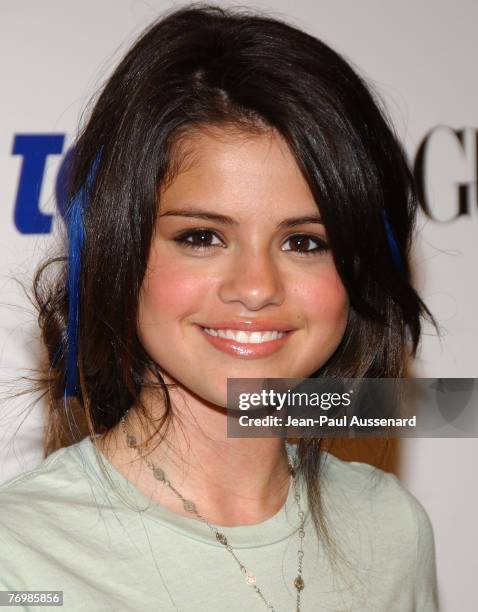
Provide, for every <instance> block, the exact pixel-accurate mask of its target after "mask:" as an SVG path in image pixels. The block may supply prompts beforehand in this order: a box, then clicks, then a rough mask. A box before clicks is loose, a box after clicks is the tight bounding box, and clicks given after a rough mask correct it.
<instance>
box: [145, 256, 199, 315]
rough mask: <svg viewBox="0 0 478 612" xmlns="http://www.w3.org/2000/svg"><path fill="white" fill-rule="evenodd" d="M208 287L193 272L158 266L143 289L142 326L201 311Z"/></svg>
mask: <svg viewBox="0 0 478 612" xmlns="http://www.w3.org/2000/svg"><path fill="white" fill-rule="evenodd" d="M207 287H208V284H207V283H206V282H205V280H204V279H203V280H201V278H198V274H197V273H194V271H191V270H181V268H180V267H178V266H177V265H162V266H159V265H156V266H155V267H154V268H153V267H152V268H150V269H149V270H148V273H147V276H146V277H145V279H144V282H143V286H142V288H141V297H140V303H139V319H140V325H141V324H143V325H144V324H152V323H156V324H164V325H167V323H168V322H170V321H171V320H177V319H181V318H183V317H186V316H187V315H188V314H190V313H191V312H194V311H197V309H198V305H199V304H200V303H201V302H204V298H205V295H206V292H207Z"/></svg>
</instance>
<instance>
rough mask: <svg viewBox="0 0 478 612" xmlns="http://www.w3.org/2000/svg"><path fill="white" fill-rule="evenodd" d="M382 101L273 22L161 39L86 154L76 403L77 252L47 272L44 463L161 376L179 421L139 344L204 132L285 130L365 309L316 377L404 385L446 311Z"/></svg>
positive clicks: (233, 17) (158, 29) (213, 16)
mask: <svg viewBox="0 0 478 612" xmlns="http://www.w3.org/2000/svg"><path fill="white" fill-rule="evenodd" d="M380 106H381V105H380V103H379V101H378V100H377V99H376V97H375V96H374V95H373V94H372V93H371V91H370V90H369V88H368V87H367V86H366V85H365V83H364V81H363V80H362V78H361V77H360V76H358V74H357V73H356V71H355V70H354V69H352V67H351V66H350V65H349V64H348V63H347V62H346V61H345V60H344V59H343V58H342V57H341V56H340V55H339V54H338V53H336V52H335V51H333V50H332V49H330V48H329V47H328V46H327V45H326V44H324V43H323V42H321V41H319V40H317V39H316V38H314V37H312V36H310V35H308V34H306V33H304V32H302V31H299V30H298V29H295V28H294V27H291V26H290V25H287V24H285V23H283V22H281V21H278V20H275V19H271V18H269V17H267V16H263V15H259V14H251V13H250V12H246V11H240V10H228V9H223V8H219V7H215V6H203V5H201V6H197V5H193V6H191V7H187V8H181V9H180V10H176V11H174V12H172V13H170V14H169V15H167V16H166V17H163V18H161V19H160V20H159V21H157V22H156V23H154V24H153V25H152V26H151V27H149V28H148V29H147V31H146V32H145V33H144V34H143V35H142V36H141V37H140V38H139V40H138V41H137V42H136V44H135V45H134V46H133V47H132V48H131V50H130V51H129V52H128V53H127V55H126V56H125V57H124V59H123V60H122V61H121V62H120V64H119V66H118V67H117V69H116V70H115V72H114V74H113V75H112V77H111V78H110V79H109V81H108V82H107V83H106V85H105V86H104V88H103V90H102V92H101V94H100V95H99V97H98V99H97V101H96V103H95V104H94V108H93V110H92V112H91V116H90V118H89V120H88V121H87V123H86V125H85V127H84V129H83V130H82V132H81V134H80V136H79V137H78V139H77V141H76V143H75V147H74V163H73V167H72V171H71V180H70V187H69V189H70V195H73V194H75V193H77V192H78V190H79V189H80V188H81V187H82V186H83V185H84V184H85V182H86V181H87V179H88V174H89V172H90V169H91V167H92V165H93V164H95V163H96V162H95V160H98V156H99V154H101V158H100V161H99V163H98V168H97V172H96V176H95V179H94V182H93V185H92V190H91V194H90V201H89V205H88V207H87V208H86V211H85V245H84V253H83V262H82V272H81V278H80V308H79V310H80V324H79V337H78V363H77V366H78V372H79V380H80V390H79V393H78V397H77V398H76V399H70V400H69V401H68V402H66V403H65V402H64V386H65V370H66V357H65V353H64V352H63V353H62V354H60V358H58V354H59V353H58V350H59V347H61V346H64V345H65V344H66V343H67V342H68V338H67V337H66V335H67V315H68V286H67V264H68V262H67V257H65V256H60V257H58V258H56V259H55V260H53V261H54V262H55V263H56V264H57V265H58V266H59V269H57V268H56V267H55V266H53V268H52V267H51V263H52V261H50V262H46V263H45V264H44V265H43V266H42V267H41V268H40V270H39V271H38V273H37V275H36V278H35V283H34V294H35V298H36V301H37V304H38V308H39V324H40V327H41V330H42V334H43V340H44V342H45V345H46V347H47V349H48V355H49V359H50V364H49V366H48V367H47V369H46V372H45V376H44V379H43V383H44V388H45V389H48V394H49V398H50V401H49V410H50V419H49V430H48V436H47V442H46V449H45V454H48V453H50V452H52V451H53V450H55V449H57V448H59V447H61V446H65V445H68V444H71V443H73V442H75V441H77V440H79V439H81V437H83V436H84V435H85V434H86V433H90V434H98V433H106V432H108V431H109V430H111V429H112V428H113V427H114V426H115V425H117V424H118V423H119V420H120V418H121V416H122V415H123V414H124V413H125V412H126V410H127V409H128V408H129V407H130V406H132V405H133V404H136V405H140V401H139V394H140V391H141V389H142V388H143V386H144V385H145V384H146V379H148V380H151V377H153V378H154V380H155V381H156V386H157V388H158V389H159V390H160V392H161V393H162V396H163V399H164V402H165V405H166V412H165V416H164V419H163V420H162V421H161V423H160V425H159V426H158V430H160V429H161V428H162V427H164V426H166V425H167V424H168V422H169V421H170V419H171V417H172V416H173V415H172V407H171V401H170V397H169V393H168V389H167V387H166V385H165V384H164V381H163V378H162V376H161V371H160V365H159V364H156V363H154V361H153V360H152V359H151V358H150V356H149V355H148V354H147V353H146V351H145V350H144V349H143V347H142V346H141V344H140V342H139V340H138V336H137V309H138V297H139V291H140V287H141V284H142V280H143V276H144V274H145V268H146V263H147V260H148V253H149V249H150V244H151V240H152V234H153V228H154V226H155V221H156V217H157V214H158V208H159V207H160V206H161V202H160V201H159V202H158V191H159V189H158V186H159V185H160V184H162V182H163V181H166V180H172V178H174V172H175V170H176V169H177V167H178V163H179V162H178V160H177V159H176V157H175V143H177V142H178V140H179V139H180V138H181V137H182V136H184V135H185V134H186V135H187V133H188V132H189V131H191V130H194V129H200V128H201V126H208V125H216V126H226V125H234V126H237V127H239V128H241V129H243V130H244V131H245V132H246V133H247V131H255V132H257V131H261V130H269V129H271V128H274V129H276V130H277V131H278V132H279V133H280V134H281V135H282V136H283V137H284V138H285V140H286V141H287V143H288V144H289V146H290V149H291V151H292V152H293V154H294V156H295V158H296V160H297V163H298V164H299V166H300V168H301V170H302V172H303V175H304V177H305V179H306V180H307V182H308V185H309V187H310V189H311V191H312V193H313V195H314V197H315V198H316V201H317V202H319V203H320V212H321V216H322V219H323V222H324V225H325V228H326V231H327V235H328V239H329V243H330V246H331V250H332V253H333V257H334V260H335V265H336V267H337V270H338V273H339V275H340V277H341V279H342V281H343V284H344V286H345V288H346V290H347V293H348V296H349V298H350V311H349V312H350V314H349V321H348V325H347V328H346V331H345V334H344V337H343V340H342V341H341V343H340V345H339V346H338V348H337V350H336V351H335V353H334V354H333V355H332V357H331V358H330V359H329V360H328V361H327V363H325V364H324V365H323V366H322V367H321V369H320V370H319V371H318V372H316V373H315V375H316V376H320V375H329V376H345V377H389V378H397V377H402V376H404V373H405V368H406V364H407V358H408V357H409V356H413V355H414V354H415V352H416V350H417V346H418V343H419V339H420V333H421V318H422V317H424V316H425V317H428V318H429V319H430V320H431V321H432V322H433V317H432V315H431V314H430V312H429V311H428V309H427V308H426V306H425V304H424V303H423V301H422V300H421V299H420V297H419V296H418V295H417V293H416V292H415V290H414V289H413V287H412V285H411V276H410V268H409V251H410V246H411V240H412V233H413V224H414V218H415V214H416V209H417V194H416V189H415V186H414V181H413V176H412V174H411V172H410V169H409V165H408V162H407V159H406V155H405V153H404V151H403V149H402V146H401V145H400V143H399V142H398V140H397V137H396V136H395V134H394V132H393V128H392V127H391V125H390V124H389V122H388V120H387V119H386V116H385V114H384V112H383V111H382V110H381V109H380ZM385 217H386V218H387V219H388V221H389V223H390V226H391V228H392V230H393V234H394V236H395V239H396V244H397V248H398V252H399V254H400V258H401V261H402V266H401V267H400V266H397V262H396V261H395V260H394V257H393V254H392V251H391V248H390V243H389V241H388V240H387V233H386V228H385V223H384V219H385ZM52 269H55V270H56V271H55V274H54V275H53V276H52V275H51V274H49V273H47V272H48V271H51V270H52ZM148 384H150V383H148ZM72 423H73V424H74V426H73V427H72ZM320 451H321V440H318V439H303V440H300V441H299V443H298V458H299V461H300V463H299V471H300V474H301V476H302V477H303V478H304V480H305V482H306V484H307V488H308V497H309V504H310V509H311V513H312V516H313V518H314V522H315V526H316V528H317V532H318V533H319V531H320V529H321V527H322V528H323V527H324V526H323V524H322V519H321V510H320V501H321V500H320V496H319V486H318V483H319V478H318V473H319V466H320V455H321V452H320ZM323 531H325V530H324V529H323Z"/></svg>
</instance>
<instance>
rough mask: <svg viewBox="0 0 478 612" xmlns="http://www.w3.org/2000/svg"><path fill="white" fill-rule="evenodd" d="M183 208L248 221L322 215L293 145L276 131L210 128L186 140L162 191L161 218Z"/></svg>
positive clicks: (188, 135) (178, 145) (178, 146)
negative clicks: (205, 209)
mask: <svg viewBox="0 0 478 612" xmlns="http://www.w3.org/2000/svg"><path fill="white" fill-rule="evenodd" d="M178 204H181V205H190V206H191V205H195V206H197V205H199V206H200V205H204V206H206V205H207V206H208V207H211V206H213V207H214V209H215V210H216V211H218V212H219V211H220V212H226V211H227V212H228V213H230V214H232V213H234V212H235V213H236V214H240V213H242V214H244V215H246V216H247V215H251V214H252V215H258V214H267V215H268V216H271V217H277V216H283V215H284V214H291V213H296V212H299V213H314V212H315V213H316V212H317V204H316V202H315V200H314V198H313V196H312V193H311V191H310V189H309V186H308V184H307V182H306V180H305V179H304V177H303V175H302V173H301V171H300V168H299V166H298V164H297V162H296V160H295V158H294V156H293V154H292V153H291V151H290V149H289V146H288V144H287V142H286V141H285V140H284V138H283V137H282V136H280V134H278V132H277V131H275V130H273V129H269V130H267V131H263V132H260V133H259V132H246V131H244V130H240V129H238V128H231V127H227V128H220V127H208V128H207V129H201V130H196V131H194V132H191V133H186V134H185V135H183V136H181V138H180V139H179V140H178V141H177V142H176V143H175V145H174V146H173V147H172V170H171V178H170V179H169V180H168V181H167V182H166V183H165V185H164V186H163V187H162V188H161V190H160V208H161V212H166V211H167V210H168V209H170V208H172V207H175V206H177V205H178Z"/></svg>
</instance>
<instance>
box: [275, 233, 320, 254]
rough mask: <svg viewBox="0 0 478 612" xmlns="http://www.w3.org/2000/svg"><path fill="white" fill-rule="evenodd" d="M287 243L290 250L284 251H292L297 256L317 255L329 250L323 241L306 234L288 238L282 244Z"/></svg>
mask: <svg viewBox="0 0 478 612" xmlns="http://www.w3.org/2000/svg"><path fill="white" fill-rule="evenodd" d="M287 242H290V244H291V248H290V249H284V250H286V251H294V252H295V253H297V254H298V255H317V254H320V253H323V252H325V251H328V249H329V247H328V245H327V244H326V243H325V242H324V241H323V240H321V239H320V238H317V237H315V236H309V235H308V234H295V235H294V236H291V237H290V238H288V240H287V241H286V242H285V243H284V244H287Z"/></svg>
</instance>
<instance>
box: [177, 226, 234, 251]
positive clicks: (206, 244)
mask: <svg viewBox="0 0 478 612" xmlns="http://www.w3.org/2000/svg"><path fill="white" fill-rule="evenodd" d="M214 238H216V239H217V240H218V241H219V243H212V242H211V240H212V239H214ZM174 240H175V241H176V242H178V243H179V244H181V245H182V246H185V247H189V248H191V249H196V250H205V249H208V248H210V247H217V246H222V242H221V241H220V240H219V238H218V236H217V234H216V233H215V232H212V231H211V230H207V229H198V230H193V231H189V232H186V233H184V234H181V235H180V236H177V237H176V238H175V239H174Z"/></svg>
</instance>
